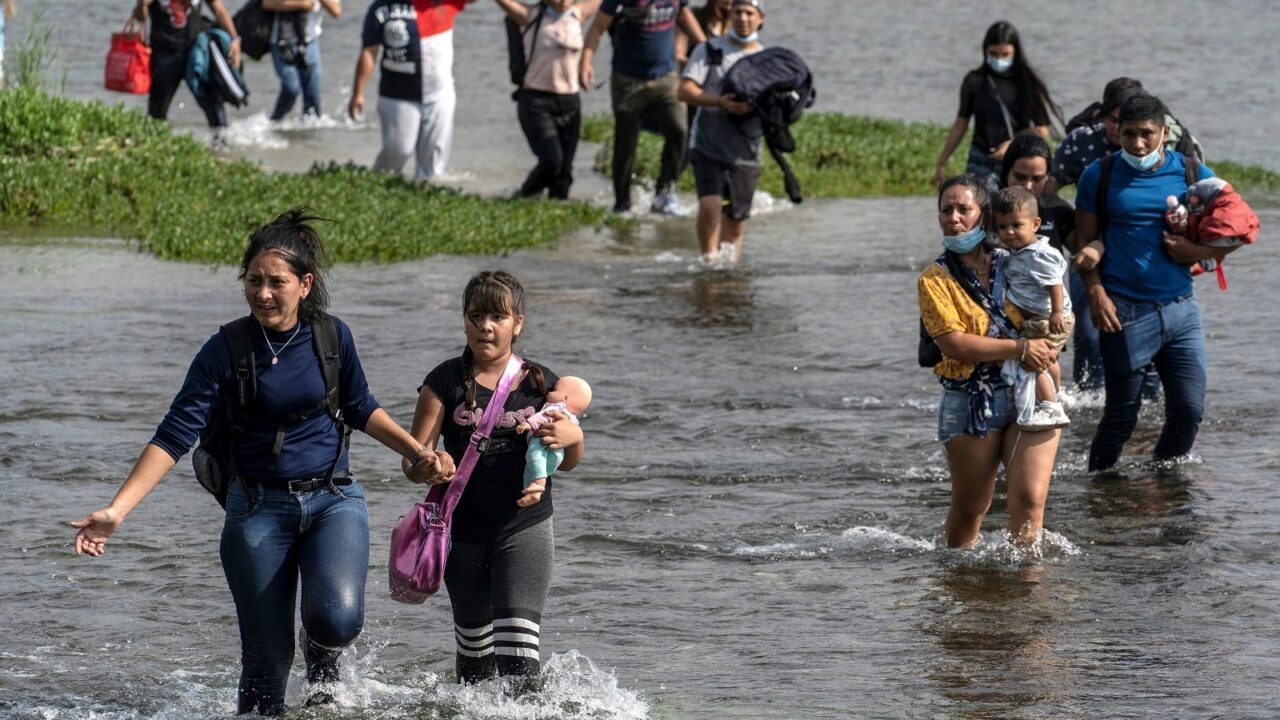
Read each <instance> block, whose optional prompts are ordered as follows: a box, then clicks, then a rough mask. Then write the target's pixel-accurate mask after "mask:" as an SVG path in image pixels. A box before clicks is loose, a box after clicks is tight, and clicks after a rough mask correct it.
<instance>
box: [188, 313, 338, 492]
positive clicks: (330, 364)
mask: <svg viewBox="0 0 1280 720" xmlns="http://www.w3.org/2000/svg"><path fill="white" fill-rule="evenodd" d="M255 324H256V323H255V321H254V320H253V317H252V316H246V317H242V318H240V319H239V320H235V321H233V322H229V323H227V324H226V325H223V326H222V328H221V332H222V336H223V337H224V338H225V339H226V341H227V350H228V352H229V354H230V355H231V370H232V373H233V375H234V377H233V379H232V382H231V383H229V384H228V385H227V386H226V387H224V388H223V392H222V396H221V397H220V398H219V399H218V402H217V403H216V404H215V406H214V408H213V413H212V414H211V416H210V419H209V424H208V426H206V427H205V429H204V431H203V432H201V433H200V444H199V445H198V446H197V447H196V449H195V452H193V453H192V454H191V464H192V466H193V467H194V469H195V473H196V480H198V481H199V482H200V485H201V486H202V487H204V489H205V490H208V491H209V492H210V493H211V494H212V495H213V496H214V498H216V499H217V501H218V504H219V505H221V506H223V507H226V506H227V490H228V489H229V488H230V487H231V482H232V481H233V480H234V479H235V478H236V477H238V476H239V473H238V472H237V470H236V467H235V443H236V438H237V437H238V436H239V435H241V434H242V433H243V432H244V427H245V425H246V424H247V421H248V420H250V419H252V418H253V406H254V400H255V398H256V396H257V392H258V377H257V374H256V373H254V353H253V342H252V338H253V331H254V325H255ZM311 344H312V347H313V348H314V349H315V353H316V357H317V358H319V359H320V374H321V375H323V376H324V399H323V400H321V401H320V402H319V403H317V404H316V405H313V406H312V407H309V408H307V409H305V410H300V411H298V412H294V413H290V414H289V415H287V416H285V417H283V418H280V420H279V424H278V425H277V427H276V439H275V443H274V444H273V445H272V448H271V463H270V465H269V467H271V468H273V469H274V468H275V466H276V460H278V459H279V457H280V450H281V448H282V447H283V445H284V432H285V429H286V428H288V427H290V426H292V425H295V424H297V423H299V422H301V421H303V420H306V419H307V418H309V417H311V416H313V415H315V414H316V413H318V412H322V411H324V412H328V413H329V416H330V417H332V418H333V422H334V425H335V426H336V427H337V430H338V434H339V436H340V437H341V438H342V439H341V441H340V442H339V443H338V452H337V455H335V456H334V458H333V463H332V464H330V465H329V472H328V477H329V478H332V477H333V472H334V470H335V469H336V468H337V466H338V460H339V459H341V458H342V453H343V451H345V450H346V448H347V441H348V440H349V439H350V437H351V428H349V427H347V425H346V423H345V422H343V419H342V407H341V404H340V403H341V392H340V387H339V384H338V382H339V380H338V378H339V370H340V366H341V363H340V354H341V353H340V350H339V346H338V326H337V323H335V322H334V320H333V316H332V315H328V314H324V313H322V314H321V315H320V316H319V317H318V318H316V319H315V320H314V321H312V323H311Z"/></svg>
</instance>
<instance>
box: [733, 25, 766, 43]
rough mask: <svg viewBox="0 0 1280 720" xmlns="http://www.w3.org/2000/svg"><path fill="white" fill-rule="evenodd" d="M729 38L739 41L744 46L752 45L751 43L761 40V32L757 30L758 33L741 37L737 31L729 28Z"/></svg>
mask: <svg viewBox="0 0 1280 720" xmlns="http://www.w3.org/2000/svg"><path fill="white" fill-rule="evenodd" d="M729 37H731V38H733V39H734V40H737V41H738V42H740V43H742V44H743V45H750V44H751V43H753V42H755V41H757V40H759V39H760V31H758V30H757V31H756V32H753V33H751V34H750V35H739V34H738V31H737V30H734V29H733V28H729Z"/></svg>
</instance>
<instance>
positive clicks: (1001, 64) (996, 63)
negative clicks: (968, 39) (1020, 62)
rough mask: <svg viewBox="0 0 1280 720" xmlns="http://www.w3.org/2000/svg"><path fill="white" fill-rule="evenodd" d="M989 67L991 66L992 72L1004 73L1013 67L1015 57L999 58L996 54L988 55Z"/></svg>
mask: <svg viewBox="0 0 1280 720" xmlns="http://www.w3.org/2000/svg"><path fill="white" fill-rule="evenodd" d="M987 67H989V68H991V72H993V73H996V74H997V75H1003V74H1005V73H1007V72H1009V71H1010V70H1012V69H1013V58H1011V57H1008V58H998V57H996V56H994V55H988V56H987Z"/></svg>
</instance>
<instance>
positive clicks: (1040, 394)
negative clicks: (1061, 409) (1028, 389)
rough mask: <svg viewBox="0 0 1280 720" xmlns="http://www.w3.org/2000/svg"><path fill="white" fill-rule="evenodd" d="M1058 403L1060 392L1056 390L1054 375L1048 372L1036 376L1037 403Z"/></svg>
mask: <svg viewBox="0 0 1280 720" xmlns="http://www.w3.org/2000/svg"><path fill="white" fill-rule="evenodd" d="M1045 400H1048V401H1049V402H1057V401H1058V392H1057V391H1056V390H1055V389H1054V379H1053V375H1052V374H1050V372H1049V371H1048V370H1046V371H1044V372H1042V373H1038V374H1037V375H1036V402H1043V401H1045Z"/></svg>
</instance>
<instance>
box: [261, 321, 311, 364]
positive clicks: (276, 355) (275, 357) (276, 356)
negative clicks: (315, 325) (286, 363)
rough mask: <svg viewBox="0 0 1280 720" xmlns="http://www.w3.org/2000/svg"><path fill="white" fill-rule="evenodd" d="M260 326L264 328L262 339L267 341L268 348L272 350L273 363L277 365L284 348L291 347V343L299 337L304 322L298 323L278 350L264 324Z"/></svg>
mask: <svg viewBox="0 0 1280 720" xmlns="http://www.w3.org/2000/svg"><path fill="white" fill-rule="evenodd" d="M258 327H259V328H261V329H262V339H263V340H266V341H267V349H268V350H270V351H271V364H272V365H275V364H276V363H278V362H280V353H282V352H284V349H285V348H287V347H289V343H291V342H293V339H294V338H296V337H298V331H299V330H301V329H302V323H298V327H296V328H294V329H293V334H292V335H290V336H289V339H288V340H285V341H284V344H283V345H281V346H280V349H279V350H276V346H275V345H272V344H271V338H269V337H267V329H266V328H264V327H262V325H258Z"/></svg>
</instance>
